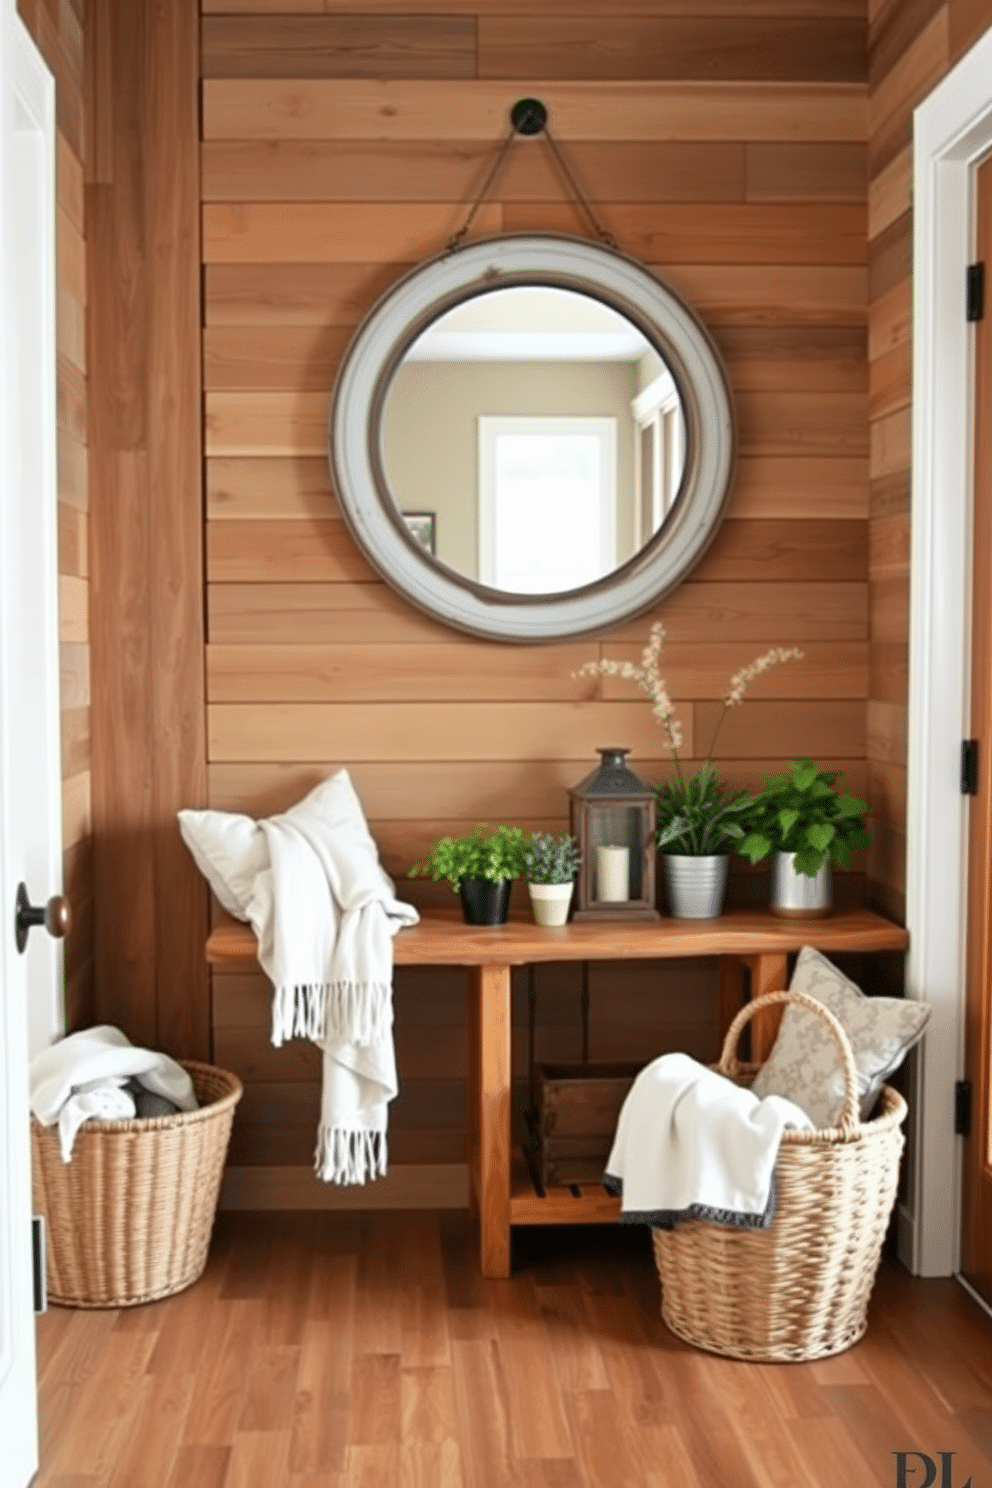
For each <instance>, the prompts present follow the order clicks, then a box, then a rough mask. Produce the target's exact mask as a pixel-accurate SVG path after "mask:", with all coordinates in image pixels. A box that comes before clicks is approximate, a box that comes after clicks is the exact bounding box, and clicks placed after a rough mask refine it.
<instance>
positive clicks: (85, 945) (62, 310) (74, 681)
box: [17, 0, 95, 1028]
mask: <svg viewBox="0 0 992 1488" xmlns="http://www.w3.org/2000/svg"><path fill="white" fill-rule="evenodd" d="M17 9H18V12H19V13H20V16H21V19H22V20H23V21H24V23H25V25H26V26H27V28H28V30H29V32H30V33H31V34H32V36H33V37H34V39H35V41H36V42H37V44H38V47H39V49H40V50H41V53H42V55H43V56H44V58H45V61H46V62H47V64H48V66H49V68H50V69H51V71H52V72H53V73H54V75H55V96H56V120H57V130H56V139H55V193H56V215H55V230H56V285H55V294H56V346H57V352H58V360H57V382H56V412H57V424H58V427H57V440H58V448H57V462H56V471H57V480H58V501H59V507H58V569H59V638H60V641H61V646H60V683H61V710H62V717H61V736H62V777H63V797H62V823H63V848H64V855H63V886H64V892H65V893H66V895H67V897H68V898H69V901H70V904H71V905H72V908H73V926H72V930H71V932H70V935H69V937H68V940H67V942H66V984H65V992H64V1011H65V1019H66V1026H67V1027H68V1028H78V1027H82V1026H85V1025H86V1024H87V1023H91V1022H92V1021H93V1012H94V1005H95V1004H94V985H93V943H92V896H93V880H92V852H91V840H90V839H91V830H92V825H91V779H90V767H91V756H90V726H89V724H90V714H89V701H90V649H89V601H90V589H89V482H88V466H89V455H88V448H87V446H88V418H89V381H88V361H87V345H86V298H87V242H86V205H85V190H84V165H83V159H84V154H85V142H84V134H85V104H84V97H83V90H84V80H85V61H84V55H83V32H82V25H81V23H80V18H79V16H78V15H77V13H76V11H75V10H74V9H73V7H72V6H70V5H69V4H62V5H44V4H42V5H35V4H31V3H24V0H20V3H19V4H18V6H17Z"/></svg>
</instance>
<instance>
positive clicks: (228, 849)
mask: <svg viewBox="0 0 992 1488" xmlns="http://www.w3.org/2000/svg"><path fill="white" fill-rule="evenodd" d="M179 830H180V832H181V833H182V839H183V841H184V842H185V844H186V846H187V847H188V848H189V850H190V852H191V853H192V854H193V859H194V861H195V863H196V866H197V867H198V868H199V870H200V872H201V873H202V874H203V876H204V878H205V879H206V880H207V882H208V883H209V885H210V887H211V888H212V889H213V891H214V893H215V894H216V895H217V898H218V899H219V900H220V902H221V904H222V905H223V906H224V908H225V909H226V910H227V912H228V914H232V915H234V917H235V919H238V920H247V918H248V905H249V902H250V900H251V894H252V887H253V885H254V883H255V880H256V878H257V877H258V875H259V873H261V872H262V870H263V869H264V868H267V867H268V863H269V854H268V849H267V847H266V844H265V834H264V833H263V832H262V830H261V828H260V827H259V826H258V823H257V822H254V821H252V819H251V817H250V816H239V815H237V814H236V813H234V812H231V811H190V810H186V811H180V812H179Z"/></svg>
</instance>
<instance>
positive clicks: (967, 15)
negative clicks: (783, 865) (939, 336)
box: [868, 0, 992, 913]
mask: <svg viewBox="0 0 992 1488" xmlns="http://www.w3.org/2000/svg"><path fill="white" fill-rule="evenodd" d="M990 24H992V3H990V0H899V3H893V0H887V3H883V4H881V5H878V6H877V7H873V8H872V9H871V11H870V24H869V97H868V113H869V139H868V158H869V186H868V207H869V216H868V239H869V262H870V276H869V282H870V291H869V293H870V308H869V321H868V356H869V377H870V381H869V417H870V421H871V457H870V470H871V507H870V511H871V543H870V553H871V604H870V611H871V633H872V647H871V667H870V704H869V727H868V758H869V769H870V771H871V772H872V775H871V780H872V786H871V796H872V805H873V811H874V816H875V827H876V828H877V830H876V846H875V848H874V850H873V853H872V855H871V857H870V860H869V874H870V877H871V888H872V893H873V895H874V896H875V898H876V900H877V902H878V903H879V905H880V906H885V907H888V908H889V909H890V910H894V912H897V913H898V912H899V910H900V907H901V905H902V903H903V901H904V895H905V800H904V797H905V791H904V781H903V776H904V766H905V759H906V691H907V683H908V679H907V644H908V634H909V593H908V571H909V491H910V480H911V469H910V467H911V419H912V410H911V398H912V370H911V358H910V332H911V317H912V288H913V286H912V263H911V245H912V233H913V223H912V202H911V188H912V181H911V163H912V156H911V140H912V114H913V109H914V108H915V107H916V105H917V104H919V103H920V102H921V100H922V99H923V98H924V97H925V96H926V94H927V93H928V92H929V91H930V90H931V89H932V88H933V87H934V86H935V85H936V84H937V83H938V82H939V81H940V80H941V78H942V77H943V76H944V75H945V73H946V72H947V70H948V68H949V66H950V65H951V63H952V62H953V61H954V60H956V59H957V57H959V56H960V55H961V52H962V50H963V49H964V48H965V47H967V46H968V45H970V44H971V43H972V42H973V41H974V40H975V39H976V38H977V37H978V35H980V34H981V32H982V31H984V30H985V29H986V28H987V27H988V26H989V25H990Z"/></svg>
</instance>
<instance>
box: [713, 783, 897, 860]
mask: <svg viewBox="0 0 992 1488" xmlns="http://www.w3.org/2000/svg"><path fill="white" fill-rule="evenodd" d="M843 773H844V772H843V770H820V769H818V768H817V766H816V765H815V764H814V763H813V762H812V760H793V761H792V762H791V763H790V765H789V773H788V775H769V776H768V778H767V780H766V781H765V783H764V785H763V786H762V788H761V790H760V791H759V792H758V794H757V795H756V796H754V797H753V798H752V800H751V803H750V805H749V807H748V808H747V810H746V812H745V814H744V826H745V836H744V839H743V841H741V842H739V843H738V845H737V851H738V852H739V853H740V854H741V855H742V856H743V857H745V858H748V859H749V860H750V861H751V862H752V863H760V862H761V860H762V859H763V858H767V857H768V855H769V853H773V852H785V853H795V860H794V862H795V867H796V871H797V872H798V873H804V874H806V875H807V877H809V878H813V877H815V875H816V874H817V873H819V871H820V869H821V868H822V867H823V865H824V863H826V862H830V863H833V864H835V865H836V866H837V867H838V868H847V867H848V866H849V865H850V861H851V854H852V852H864V851H866V850H867V849H868V848H869V847H871V837H870V836H869V833H868V829H867V828H866V826H865V823H864V818H865V817H866V816H867V815H868V806H867V804H866V803H865V802H864V801H862V800H861V799H860V798H859V797H858V796H851V795H847V794H846V793H845V792H843V791H839V790H837V781H838V780H839V779H840V778H841V776H842V775H843Z"/></svg>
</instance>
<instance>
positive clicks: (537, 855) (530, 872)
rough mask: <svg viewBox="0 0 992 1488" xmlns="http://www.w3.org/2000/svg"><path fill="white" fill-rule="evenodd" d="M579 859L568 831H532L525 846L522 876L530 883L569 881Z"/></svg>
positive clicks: (576, 844)
mask: <svg viewBox="0 0 992 1488" xmlns="http://www.w3.org/2000/svg"><path fill="white" fill-rule="evenodd" d="M581 862H582V854H581V852H580V851H579V844H578V842H577V841H576V840H575V838H574V837H573V836H571V834H570V833H567V832H566V833H565V834H564V835H563V836H556V835H555V833H554V832H532V833H531V835H530V836H529V837H528V839H527V843H526V846H525V848H524V865H525V870H524V877H525V878H526V879H527V880H528V882H529V883H535V884H564V883H571V882H572V879H573V878H574V877H575V875H576V873H577V872H578V869H579V864H580V863H581Z"/></svg>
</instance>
